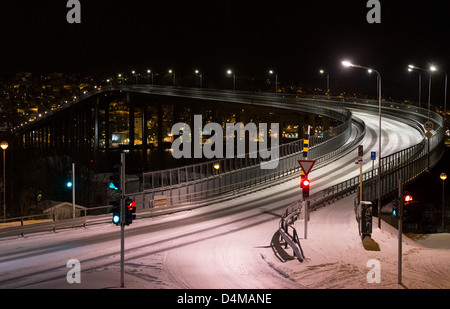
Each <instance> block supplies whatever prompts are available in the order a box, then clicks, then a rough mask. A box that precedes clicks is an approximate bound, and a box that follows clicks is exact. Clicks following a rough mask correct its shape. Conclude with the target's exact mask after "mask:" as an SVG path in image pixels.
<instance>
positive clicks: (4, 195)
mask: <svg viewBox="0 0 450 309" xmlns="http://www.w3.org/2000/svg"><path fill="white" fill-rule="evenodd" d="M0 147H2V149H3V221H5V222H6V163H5V162H6V158H5V153H6V148H8V143H7V142H5V141H3V142H1V143H0Z"/></svg>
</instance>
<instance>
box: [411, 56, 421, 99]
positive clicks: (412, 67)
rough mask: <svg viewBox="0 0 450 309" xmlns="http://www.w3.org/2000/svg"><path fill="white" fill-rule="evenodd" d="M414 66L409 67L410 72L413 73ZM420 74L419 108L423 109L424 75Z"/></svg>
mask: <svg viewBox="0 0 450 309" xmlns="http://www.w3.org/2000/svg"><path fill="white" fill-rule="evenodd" d="M413 71H414V66H413V65H411V64H410V65H408V72H413ZM418 73H419V107H422V73H420V72H418Z"/></svg>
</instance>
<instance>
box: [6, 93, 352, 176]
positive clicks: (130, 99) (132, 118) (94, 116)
mask: <svg viewBox="0 0 450 309" xmlns="http://www.w3.org/2000/svg"><path fill="white" fill-rule="evenodd" d="M283 97H284V96H278V97H277V96H276V95H273V94H267V93H260V94H255V93H245V92H244V93H243V92H234V91H218V90H215V91H211V90H207V89H196V88H177V87H162V86H152V85H118V86H109V87H103V88H99V89H98V90H96V91H92V92H90V93H87V94H85V95H83V96H82V97H80V98H78V99H77V100H76V101H74V102H71V103H66V104H64V105H63V106H62V107H60V108H59V109H57V110H54V111H49V112H47V113H42V114H41V115H42V116H41V117H38V119H36V120H35V121H32V122H29V123H26V124H22V125H20V126H18V127H17V128H16V130H15V132H16V136H17V141H18V144H19V147H21V148H23V149H25V150H27V149H30V150H32V151H37V150H39V151H42V152H43V153H44V154H45V153H50V154H52V153H55V151H56V152H58V153H62V154H70V155H71V156H76V154H77V153H82V154H83V156H84V158H78V160H82V161H84V163H89V165H90V166H93V167H94V168H95V169H96V170H97V171H109V169H110V167H112V166H113V165H114V164H115V163H117V162H118V157H119V155H118V154H119V153H120V152H122V151H124V150H125V151H127V153H129V154H130V155H132V156H133V160H130V161H132V162H137V164H136V166H134V165H132V164H130V165H129V168H130V170H131V169H133V167H136V169H137V170H139V171H142V170H144V171H148V170H160V169H164V168H168V167H174V166H182V165H187V164H189V163H197V162H202V161H203V160H194V159H191V160H173V158H172V156H171V154H170V153H169V152H168V151H167V150H168V149H170V147H171V142H172V141H173V136H172V135H171V128H172V126H173V125H174V124H175V123H178V122H184V123H187V124H189V125H190V126H191V127H192V124H193V121H194V115H198V114H199V115H202V116H203V119H204V122H205V123H208V122H216V123H219V124H222V125H223V126H224V124H225V123H227V122H235V123H236V122H243V123H248V122H256V123H260V122H266V123H268V122H272V123H273V122H276V123H280V126H281V127H280V130H282V131H283V132H284V133H283V136H282V140H281V142H282V143H285V142H288V141H293V140H297V139H299V138H303V135H304V133H306V132H307V128H306V125H307V124H308V125H311V126H312V128H313V130H314V131H317V132H318V134H320V135H321V136H322V135H323V132H327V131H328V129H329V128H330V127H335V126H337V125H339V124H340V123H342V122H343V121H345V120H346V117H347V118H348V115H343V114H342V112H337V111H333V110H329V109H322V108H320V107H316V106H314V105H313V106H311V105H308V104H302V106H301V108H296V109H295V111H294V110H293V109H292V108H290V106H289V104H291V103H287V102H278V103H277V101H280V98H283ZM284 98H285V100H286V101H289V100H288V99H287V98H286V97H284ZM155 162H157V163H155Z"/></svg>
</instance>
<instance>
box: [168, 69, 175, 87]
mask: <svg viewBox="0 0 450 309" xmlns="http://www.w3.org/2000/svg"><path fill="white" fill-rule="evenodd" d="M169 74H172V85H173V86H175V72H174V71H173V70H169Z"/></svg>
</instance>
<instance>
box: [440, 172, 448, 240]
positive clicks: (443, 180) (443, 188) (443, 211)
mask: <svg viewBox="0 0 450 309" xmlns="http://www.w3.org/2000/svg"><path fill="white" fill-rule="evenodd" d="M440 178H441V179H442V232H444V219H445V216H444V214H445V194H444V193H445V185H444V183H445V180H446V179H447V174H446V173H441V176H440Z"/></svg>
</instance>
